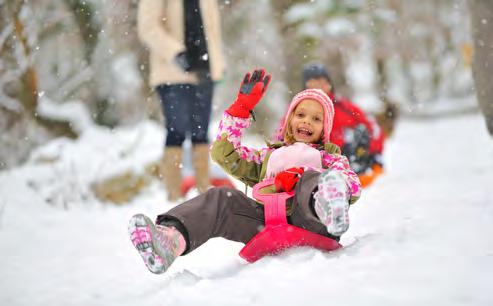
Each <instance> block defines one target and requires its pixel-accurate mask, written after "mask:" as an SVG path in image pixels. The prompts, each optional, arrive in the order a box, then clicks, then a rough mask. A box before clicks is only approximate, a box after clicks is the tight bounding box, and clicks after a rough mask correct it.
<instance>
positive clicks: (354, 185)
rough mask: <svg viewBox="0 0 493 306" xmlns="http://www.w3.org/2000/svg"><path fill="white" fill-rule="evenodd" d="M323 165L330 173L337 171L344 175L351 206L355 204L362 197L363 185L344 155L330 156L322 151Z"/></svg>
mask: <svg viewBox="0 0 493 306" xmlns="http://www.w3.org/2000/svg"><path fill="white" fill-rule="evenodd" d="M322 164H323V166H324V168H328V169H329V170H330V171H337V172H339V173H341V174H342V176H343V177H344V179H345V181H346V185H347V186H348V190H349V192H350V200H349V203H350V204H354V203H355V202H356V201H357V200H358V199H359V197H360V195H361V183H360V181H359V177H358V175H357V174H356V173H354V171H353V170H352V169H351V167H350V166H349V162H348V160H347V158H346V157H345V156H344V155H339V154H329V153H327V152H325V151H322Z"/></svg>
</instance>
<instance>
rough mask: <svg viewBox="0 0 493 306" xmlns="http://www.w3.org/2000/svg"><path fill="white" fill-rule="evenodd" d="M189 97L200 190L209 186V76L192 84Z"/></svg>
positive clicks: (211, 84) (197, 181) (210, 89)
mask: <svg viewBox="0 0 493 306" xmlns="http://www.w3.org/2000/svg"><path fill="white" fill-rule="evenodd" d="M193 89H194V90H193V97H190V98H191V99H190V105H189V106H190V110H191V111H190V122H191V123H192V124H191V127H190V128H191V134H192V135H191V137H192V158H193V159H192V161H193V169H194V172H195V183H196V187H197V189H198V190H199V191H200V192H205V191H206V190H207V189H208V188H209V185H210V183H209V180H210V179H209V139H208V136H207V134H208V130H209V120H210V114H211V105H212V93H213V83H212V81H211V80H210V78H203V79H202V81H201V82H200V83H199V84H198V85H194V86H193Z"/></svg>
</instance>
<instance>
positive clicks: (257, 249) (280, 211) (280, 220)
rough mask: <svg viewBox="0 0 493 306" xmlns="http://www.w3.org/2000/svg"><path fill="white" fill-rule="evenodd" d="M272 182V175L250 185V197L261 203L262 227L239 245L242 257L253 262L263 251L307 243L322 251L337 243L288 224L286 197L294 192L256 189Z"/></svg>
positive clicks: (336, 245) (335, 245)
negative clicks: (263, 215)
mask: <svg viewBox="0 0 493 306" xmlns="http://www.w3.org/2000/svg"><path fill="white" fill-rule="evenodd" d="M273 183H274V180H273V179H268V180H265V181H263V182H260V183H258V184H257V185H255V186H254V187H253V197H254V198H255V199H257V200H258V201H261V202H263V203H264V214H265V228H264V229H263V230H262V231H261V232H260V233H258V234H257V235H255V237H253V238H252V240H250V241H249V242H248V243H247V244H246V245H245V246H244V247H243V249H241V251H240V256H241V257H242V258H244V259H245V260H246V261H248V262H255V261H257V260H258V259H260V258H262V257H264V256H266V255H272V254H277V253H279V252H281V251H283V250H285V249H288V248H291V247H297V246H310V247H314V248H316V249H319V250H323V251H332V250H336V249H338V248H340V247H341V245H340V244H339V243H338V242H337V241H335V240H334V239H330V238H328V237H325V236H322V235H318V234H315V233H312V232H309V231H307V230H304V229H302V228H300V227H297V226H294V225H291V224H288V222H287V219H286V200H287V199H289V198H290V197H292V196H293V195H294V191H290V192H282V193H274V194H261V193H260V192H259V191H260V189H262V188H264V187H266V186H269V185H272V184H273Z"/></svg>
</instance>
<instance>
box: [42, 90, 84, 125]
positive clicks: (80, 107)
mask: <svg viewBox="0 0 493 306" xmlns="http://www.w3.org/2000/svg"><path fill="white" fill-rule="evenodd" d="M37 111H38V113H39V114H40V115H41V116H42V117H45V118H50V119H54V120H56V121H66V122H70V125H71V126H72V127H73V129H74V130H75V131H77V132H79V133H81V132H82V131H84V130H85V129H87V128H89V127H91V126H92V125H93V122H92V120H91V115H90V113H89V111H88V110H87V108H86V106H85V105H84V104H82V102H80V101H69V102H65V103H63V104H58V103H55V102H53V101H52V100H50V99H49V98H47V97H46V96H45V95H44V92H40V93H39V100H38V107H37Z"/></svg>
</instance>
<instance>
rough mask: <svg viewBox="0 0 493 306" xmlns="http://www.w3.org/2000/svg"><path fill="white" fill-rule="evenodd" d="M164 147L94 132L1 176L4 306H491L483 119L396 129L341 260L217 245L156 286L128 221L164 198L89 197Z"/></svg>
mask: <svg viewBox="0 0 493 306" xmlns="http://www.w3.org/2000/svg"><path fill="white" fill-rule="evenodd" d="M161 139H162V135H161V134H160V127H159V126H156V125H154V124H151V123H144V124H141V125H140V126H138V127H136V128H134V129H126V130H125V129H120V130H116V131H114V132H109V131H105V130H98V129H92V130H89V131H87V132H85V133H84V135H83V137H82V138H81V139H80V140H78V141H76V142H70V141H66V140H58V141H55V142H53V143H51V144H48V145H47V146H45V147H43V148H41V149H40V150H38V151H37V152H36V154H34V155H33V158H32V160H31V161H30V162H29V163H28V164H26V165H24V166H22V167H19V168H16V169H12V170H10V171H7V172H2V173H0V305H29V306H33V305H50V306H51V305H105V306H108V305H119V306H124V305H132V306H135V305H270V306H273V305H279V306H281V305H282V306H290V305H296V306H298V305H311V306H314V305H338V306H340V305H365V306H370V305H376V306H377V305H378V306H382V305H389V306H395V305H399V306H404V305H412V306H416V305H423V306H425V305H426V306H427V305H447V306H453V305H484V306H489V305H493V291H492V290H491V284H493V239H492V237H491V233H493V192H492V190H491V188H492V186H493V140H492V139H491V138H489V137H488V136H487V133H486V131H485V127H484V124H483V121H482V119H481V117H479V116H478V115H468V116H463V117H456V118H450V119H442V120H440V121H403V122H401V123H400V125H399V126H398V129H397V131H396V134H395V135H394V137H393V138H392V139H391V140H389V142H388V145H387V148H386V154H385V160H386V166H387V167H386V173H385V174H384V175H383V176H382V177H380V178H379V179H378V180H377V181H376V182H375V183H374V184H373V185H372V186H371V187H369V188H368V189H366V190H364V193H363V196H362V199H361V200H360V201H359V202H358V203H357V204H356V205H355V206H353V207H352V208H351V218H352V219H351V222H352V226H351V228H350V230H349V231H348V233H347V234H346V235H345V236H343V239H342V243H343V244H344V245H346V247H345V248H344V249H342V250H339V251H336V252H333V253H329V254H326V253H321V252H319V251H315V250H311V249H296V250H290V251H288V252H286V253H284V254H282V255H280V256H275V257H268V258H264V259H262V260H260V261H258V262H257V263H255V264H246V263H245V262H243V261H242V260H241V258H240V257H239V256H238V255H237V253H238V251H239V250H240V248H241V247H242V245H241V244H239V243H233V242H229V241H226V240H223V239H213V240H211V241H209V242H208V243H206V244H205V245H204V246H203V247H201V248H199V249H198V250H197V251H195V252H193V253H192V254H190V255H187V256H184V257H181V258H179V259H178V260H177V261H176V263H175V264H174V265H173V266H172V268H171V269H170V270H169V271H168V272H167V273H166V274H165V275H154V274H151V273H150V272H148V271H147V269H146V268H145V266H144V264H143V263H142V260H141V259H140V257H139V255H138V254H137V252H136V251H135V250H134V249H133V246H132V245H131V243H130V241H129V238H128V236H127V221H128V219H129V218H130V217H131V216H132V215H133V214H135V213H138V212H144V213H146V214H148V215H150V216H152V217H155V215H156V214H158V213H161V212H163V211H166V210H168V209H169V208H171V207H172V204H170V203H167V202H166V195H165V193H164V192H163V191H162V190H161V189H160V187H159V184H158V183H157V182H154V183H153V184H151V185H150V187H149V188H147V189H146V190H145V191H144V192H143V193H142V194H141V195H139V196H138V197H137V198H135V199H134V200H133V201H132V203H130V204H129V205H124V206H115V205H111V204H105V203H100V202H98V201H97V199H96V198H95V197H94V196H92V195H91V193H90V191H89V183H90V182H93V181H94V180H96V179H97V178H99V177H105V176H108V175H111V174H112V173H118V172H119V171H120V170H121V169H135V171H139V169H140V168H141V166H142V164H143V163H146V162H148V161H152V160H153V159H154V158H156V157H157V156H158V155H159V150H160V149H159V148H160V142H161ZM49 161H51V162H49Z"/></svg>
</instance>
